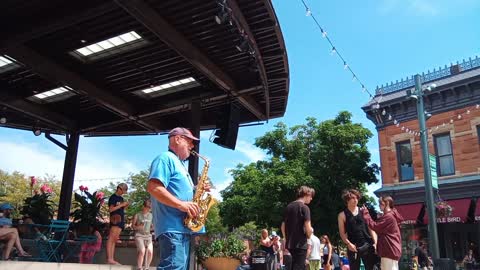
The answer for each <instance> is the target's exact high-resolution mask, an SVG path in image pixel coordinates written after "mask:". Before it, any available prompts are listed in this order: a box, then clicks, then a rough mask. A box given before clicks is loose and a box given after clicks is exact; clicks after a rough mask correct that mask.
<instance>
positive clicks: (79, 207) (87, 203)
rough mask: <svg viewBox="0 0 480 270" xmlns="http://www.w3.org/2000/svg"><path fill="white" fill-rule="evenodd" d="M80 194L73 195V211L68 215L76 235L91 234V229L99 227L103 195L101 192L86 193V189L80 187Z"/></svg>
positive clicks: (103, 200)
mask: <svg viewBox="0 0 480 270" xmlns="http://www.w3.org/2000/svg"><path fill="white" fill-rule="evenodd" d="M79 189H80V194H78V193H76V192H75V193H74V194H75V201H74V202H73V206H74V209H75V210H74V211H73V212H72V213H70V216H71V217H72V218H73V227H74V229H75V231H76V232H77V235H78V236H80V235H90V234H93V231H94V230H93V228H95V227H97V225H99V223H100V220H101V216H100V208H101V207H102V205H103V204H104V202H105V194H104V193H103V192H94V193H93V194H91V193H90V192H88V187H85V186H80V188H79Z"/></svg>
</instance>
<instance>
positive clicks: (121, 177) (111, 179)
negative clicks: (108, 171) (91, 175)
mask: <svg viewBox="0 0 480 270" xmlns="http://www.w3.org/2000/svg"><path fill="white" fill-rule="evenodd" d="M128 178H129V176H127V177H125V176H119V177H109V178H97V179H75V182H105V181H115V180H118V181H125V179H128Z"/></svg>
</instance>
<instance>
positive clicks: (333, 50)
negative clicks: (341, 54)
mask: <svg viewBox="0 0 480 270" xmlns="http://www.w3.org/2000/svg"><path fill="white" fill-rule="evenodd" d="M336 52H337V49H335V47H332V50H331V51H330V54H332V55H333V54H335V53H336Z"/></svg>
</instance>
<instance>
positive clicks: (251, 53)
mask: <svg viewBox="0 0 480 270" xmlns="http://www.w3.org/2000/svg"><path fill="white" fill-rule="evenodd" d="M0 10H2V16H0V25H2V27H1V29H0V31H1V32H0V33H1V39H0V117H3V118H5V120H6V122H5V123H3V124H0V125H3V126H6V127H11V128H18V129H25V130H34V129H39V130H41V131H42V132H46V133H54V134H66V133H70V132H79V133H80V134H82V135H88V136H107V135H108V136H109V135H134V134H155V133H159V132H165V131H168V130H170V129H171V128H173V127H175V126H180V125H183V126H190V124H191V123H190V121H191V115H192V114H191V104H192V102H199V103H200V106H201V119H200V127H201V129H211V128H214V127H215V126H216V123H217V118H218V116H219V115H221V114H222V113H223V112H224V107H225V105H227V104H233V105H234V106H236V107H238V108H239V109H240V123H242V124H246V123H252V122H259V121H265V120H268V119H272V118H276V117H281V116H283V115H284V113H285V110H286V106H287V100H288V91H289V70H288V59H287V54H286V50H285V44H284V41H283V37H282V33H281V29H280V26H279V23H278V20H277V18H276V15H275V12H274V10H273V7H272V4H271V1H270V0H218V1H215V0H190V1H181V0H162V1H160V0H114V1H110V0H103V1H98V0H97V1H93V0H82V1H60V0H50V1H43V0H29V1H17V0H3V1H1V2H0ZM215 16H218V18H217V19H224V20H223V21H222V22H221V23H217V22H216V19H215ZM126 33H135V34H134V36H135V37H139V38H138V39H137V40H134V41H128V40H127V39H125V38H124V40H123V41H124V44H123V45H121V46H119V47H115V48H114V49H112V50H108V49H107V50H104V51H101V52H95V50H93V49H92V48H93V47H92V46H96V45H95V44H96V43H97V42H101V41H108V40H110V44H111V41H112V38H115V37H116V36H118V35H122V34H126ZM88 46H90V47H88ZM83 47H87V48H90V49H89V50H90V52H91V54H90V55H87V56H84V55H81V54H80V53H79V49H81V48H83ZM104 47H105V46H104ZM96 48H98V47H96ZM2 59H3V60H2ZM2 61H3V64H2ZM189 78H193V80H191V79H189ZM182 80H183V81H184V82H185V81H186V80H190V81H189V82H188V83H186V84H182V85H180V86H178V85H176V86H174V84H179V83H178V82H179V81H182ZM162 85H163V86H165V85H169V88H165V87H164V89H163V90H158V91H153V90H152V91H151V92H152V93H148V94H147V93H145V91H142V90H145V89H147V91H146V92H148V89H152V88H154V87H157V86H162ZM170 86H171V87H170ZM59 87H64V88H60V89H63V90H68V91H67V92H64V93H61V94H58V95H53V94H51V93H50V94H47V93H46V91H49V90H52V89H58V88H59ZM63 90H62V91H63ZM57 92H58V90H57ZM48 95H50V96H48ZM40 96H42V97H41V98H40ZM45 96H47V97H45Z"/></svg>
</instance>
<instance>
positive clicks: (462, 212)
mask: <svg viewBox="0 0 480 270" xmlns="http://www.w3.org/2000/svg"><path fill="white" fill-rule="evenodd" d="M447 203H448V204H449V205H450V206H452V208H453V211H452V214H451V216H449V217H437V223H463V222H465V221H466V220H467V217H468V207H469V206H470V199H457V200H448V201H447ZM425 224H428V213H426V214H425Z"/></svg>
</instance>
